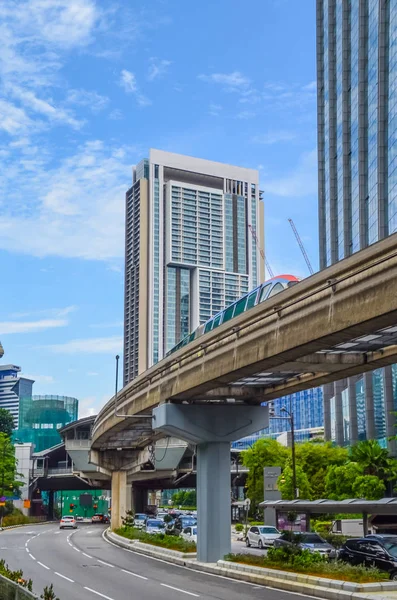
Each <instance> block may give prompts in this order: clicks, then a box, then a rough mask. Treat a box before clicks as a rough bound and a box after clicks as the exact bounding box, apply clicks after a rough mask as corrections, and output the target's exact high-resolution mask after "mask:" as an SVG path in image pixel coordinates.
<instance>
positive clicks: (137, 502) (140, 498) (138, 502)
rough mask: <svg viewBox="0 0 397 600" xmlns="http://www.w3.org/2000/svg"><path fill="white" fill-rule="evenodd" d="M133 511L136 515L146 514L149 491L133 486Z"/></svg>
mask: <svg viewBox="0 0 397 600" xmlns="http://www.w3.org/2000/svg"><path fill="white" fill-rule="evenodd" d="M131 494H132V495H131V497H132V511H133V512H134V514H135V513H142V512H145V507H146V505H147V490H146V489H144V488H141V487H138V486H136V485H134V484H132V490H131Z"/></svg>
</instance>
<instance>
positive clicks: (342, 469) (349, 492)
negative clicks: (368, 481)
mask: <svg viewBox="0 0 397 600" xmlns="http://www.w3.org/2000/svg"><path fill="white" fill-rule="evenodd" d="M363 474H364V470H363V467H362V465H359V464H358V463H355V462H349V463H347V464H346V465H331V466H330V467H329V468H328V470H327V475H326V477H325V495H326V497H327V498H330V499H331V500H346V499H347V498H353V497H354V493H353V485H354V482H355V481H356V479H357V477H359V476H361V475H363Z"/></svg>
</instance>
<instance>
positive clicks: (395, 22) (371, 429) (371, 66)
mask: <svg viewBox="0 0 397 600" xmlns="http://www.w3.org/2000/svg"><path fill="white" fill-rule="evenodd" d="M317 86H318V91H317V94H318V160H319V233H320V267H321V268H325V267H327V266H329V265H331V264H333V263H335V262H337V261H338V260H341V259H343V258H345V257H346V256H349V255H350V254H352V253H353V252H356V251H358V250H361V249H362V248H365V247H366V246H368V245H369V244H373V243H374V242H376V241H378V240H380V239H382V238H384V237H385V236H387V235H390V234H391V233H394V232H395V231H397V3H396V2H394V1H393V2H392V1H389V0H317ZM396 375H397V371H396V366H395V365H394V366H393V367H387V368H386V369H384V370H383V371H381V370H379V371H375V372H373V373H367V374H365V375H364V376H363V378H358V379H357V378H351V379H350V380H348V381H344V382H337V383H336V384H335V385H328V386H325V387H324V419H325V421H324V426H325V435H326V437H328V438H332V439H335V441H337V442H338V443H347V442H349V441H350V442H355V441H357V440H358V439H365V438H366V437H367V438H378V439H381V440H383V442H384V443H385V444H386V438H387V437H388V436H390V435H394V434H395V430H394V422H395V419H394V415H393V411H395V410H396V409H397V385H396ZM332 417H333V418H332Z"/></svg>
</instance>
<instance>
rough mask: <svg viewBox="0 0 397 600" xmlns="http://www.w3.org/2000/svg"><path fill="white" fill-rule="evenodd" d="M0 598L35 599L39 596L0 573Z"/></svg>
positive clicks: (3, 599)
mask: <svg viewBox="0 0 397 600" xmlns="http://www.w3.org/2000/svg"><path fill="white" fill-rule="evenodd" d="M0 598H1V600H32V599H33V600H37V599H38V598H39V596H36V594H33V592H29V590H27V589H26V588H23V587H21V586H20V585H18V584H17V583H15V582H14V581H11V580H10V579H7V577H4V576H3V575H0Z"/></svg>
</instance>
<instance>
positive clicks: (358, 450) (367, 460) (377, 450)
mask: <svg viewBox="0 0 397 600" xmlns="http://www.w3.org/2000/svg"><path fill="white" fill-rule="evenodd" d="M350 458H351V460H352V461H353V462H356V463H358V464H359V465H361V466H362V468H363V471H364V475H376V476H377V477H380V478H381V479H384V480H389V479H392V478H394V477H395V476H396V471H397V468H396V467H397V461H395V460H394V459H392V458H390V456H389V453H388V451H387V450H386V448H382V446H381V445H380V444H379V442H378V441H377V440H365V441H362V442H358V443H357V444H355V445H354V446H352V447H351V449H350Z"/></svg>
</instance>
